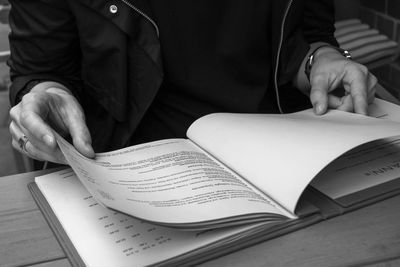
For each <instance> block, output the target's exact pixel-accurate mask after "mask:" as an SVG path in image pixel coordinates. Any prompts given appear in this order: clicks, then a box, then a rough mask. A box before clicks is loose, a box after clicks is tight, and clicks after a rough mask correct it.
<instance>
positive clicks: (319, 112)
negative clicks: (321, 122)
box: [317, 104, 325, 114]
mask: <svg viewBox="0 0 400 267" xmlns="http://www.w3.org/2000/svg"><path fill="white" fill-rule="evenodd" d="M324 111H325V108H324V105H322V104H318V105H317V112H318V114H322V113H324Z"/></svg>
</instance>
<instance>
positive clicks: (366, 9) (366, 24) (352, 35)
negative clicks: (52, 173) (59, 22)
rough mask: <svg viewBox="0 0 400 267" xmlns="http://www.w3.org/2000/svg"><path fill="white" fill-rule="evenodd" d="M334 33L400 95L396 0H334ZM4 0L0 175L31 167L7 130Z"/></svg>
mask: <svg viewBox="0 0 400 267" xmlns="http://www.w3.org/2000/svg"><path fill="white" fill-rule="evenodd" d="M335 6H336V33H335V35H336V37H337V40H338V41H339V44H340V46H341V47H342V48H344V49H347V50H349V51H350V52H351V54H352V56H353V59H354V60H356V61H358V62H360V63H363V64H365V65H367V67H368V68H369V69H370V70H371V71H372V72H373V73H374V74H375V76H377V77H378V79H379V83H380V84H381V85H382V86H383V88H385V89H380V90H379V91H378V96H379V97H382V98H384V99H387V100H390V101H392V102H395V103H399V101H398V100H399V99H400V60H399V57H398V55H399V45H398V44H399V42H400V1H399V0H335ZM10 9H11V7H10V5H9V3H8V1H7V0H0V177H1V176H5V175H11V174H16V173H21V172H26V171H30V170H32V167H31V164H30V161H29V160H28V159H27V158H25V157H23V156H22V155H20V154H19V153H18V152H16V151H15V150H13V148H12V146H11V138H10V135H9V131H8V123H9V115H8V112H9V108H10V105H9V100H8V88H9V86H10V79H9V69H8V67H7V64H6V61H7V58H8V55H9V45H8V34H9V32H10V28H9V24H8V14H9V11H10Z"/></svg>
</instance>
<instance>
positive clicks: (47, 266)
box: [26, 258, 71, 267]
mask: <svg viewBox="0 0 400 267" xmlns="http://www.w3.org/2000/svg"><path fill="white" fill-rule="evenodd" d="M26 267H71V264H70V263H69V261H68V259H66V258H65V259H61V260H55V261H49V262H45V263H39V264H35V265H29V266H26Z"/></svg>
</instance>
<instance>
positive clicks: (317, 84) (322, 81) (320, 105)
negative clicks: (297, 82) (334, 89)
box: [310, 76, 329, 115]
mask: <svg viewBox="0 0 400 267" xmlns="http://www.w3.org/2000/svg"><path fill="white" fill-rule="evenodd" d="M328 92H329V84H328V79H327V78H325V77H321V76H318V77H313V79H312V80H311V91H310V101H311V104H312V105H313V108H314V113H315V114H317V115H322V114H324V113H325V112H326V110H327V109H328Z"/></svg>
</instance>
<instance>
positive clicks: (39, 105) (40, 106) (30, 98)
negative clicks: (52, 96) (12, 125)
mask: <svg viewBox="0 0 400 267" xmlns="http://www.w3.org/2000/svg"><path fill="white" fill-rule="evenodd" d="M47 101H48V99H45V97H43V96H37V95H35V94H27V95H25V96H24V98H23V99H22V101H21V108H20V112H19V116H16V117H17V118H16V122H17V124H18V125H19V126H21V128H23V130H24V129H26V131H25V130H24V132H25V133H26V134H27V135H29V138H30V139H31V140H32V141H33V138H34V139H35V140H38V142H40V143H42V144H41V146H42V147H45V146H47V147H48V148H49V149H54V148H55V147H56V142H55V139H54V135H53V132H52V129H51V128H50V126H49V125H48V124H47V123H46V122H45V121H44V119H43V117H46V116H47V114H48V113H49V112H50V110H49V106H48V105H47Z"/></svg>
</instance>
